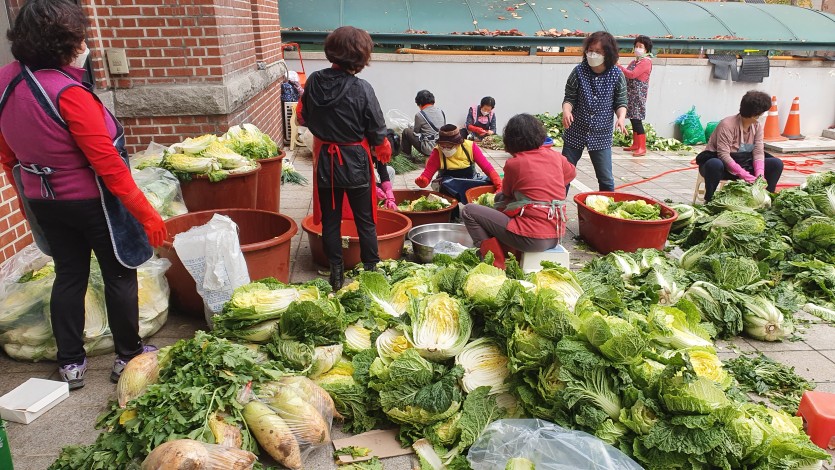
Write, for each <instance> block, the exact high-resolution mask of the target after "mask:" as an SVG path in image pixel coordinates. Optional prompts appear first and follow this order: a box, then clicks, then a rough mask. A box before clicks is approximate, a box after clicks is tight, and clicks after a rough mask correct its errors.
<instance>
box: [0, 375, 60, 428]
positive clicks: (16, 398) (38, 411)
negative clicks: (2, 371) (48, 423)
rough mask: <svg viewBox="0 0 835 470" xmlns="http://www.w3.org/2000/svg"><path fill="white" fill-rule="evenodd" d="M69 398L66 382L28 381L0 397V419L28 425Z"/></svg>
mask: <svg viewBox="0 0 835 470" xmlns="http://www.w3.org/2000/svg"><path fill="white" fill-rule="evenodd" d="M69 396H70V387H69V384H67V383H66V382H58V381H55V380H44V379H29V380H27V381H26V382H23V384H21V385H18V386H17V388H15V389H14V390H12V391H11V392H9V393H7V394H5V395H3V396H2V397H0V418H3V419H5V420H7V421H14V422H16V423H23V424H29V423H31V422H32V421H34V420H35V419H37V418H38V417H39V416H40V415H42V414H44V413H46V412H47V411H49V410H50V409H52V407H54V406H55V405H57V404H58V403H61V402H62V401H64V400H65V399H66V398H67V397H69Z"/></svg>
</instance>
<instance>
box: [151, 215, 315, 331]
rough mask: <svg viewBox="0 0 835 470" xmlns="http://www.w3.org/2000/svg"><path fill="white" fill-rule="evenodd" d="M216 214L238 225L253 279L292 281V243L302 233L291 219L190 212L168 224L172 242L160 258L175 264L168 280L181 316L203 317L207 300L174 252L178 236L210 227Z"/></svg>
mask: <svg viewBox="0 0 835 470" xmlns="http://www.w3.org/2000/svg"><path fill="white" fill-rule="evenodd" d="M215 214H221V215H225V216H227V217H229V218H231V219H232V220H233V221H234V222H235V223H236V224H237V225H238V238H239V240H240V243H241V251H243V254H244V259H245V260H246V267H247V271H249V278H250V279H252V280H256V279H263V278H265V277H274V278H276V279H278V280H279V281H282V282H289V281H290V239H291V238H293V235H295V234H296V233H297V232H298V231H299V229H298V226H296V222H294V221H293V219H291V218H290V217H287V216H286V215H283V214H277V213H275V212H269V211H261V210H255V209H223V210H218V211H203V212H190V213H188V214H183V215H180V216H177V217H172V218H170V219H168V220H166V221H165V228H166V229H168V239H167V240H165V243H164V244H163V246H162V247H160V248H159V254H160V256H162V257H164V258H167V259H168V260H169V261H171V268H170V269H169V270H168V271H167V272H166V273H165V277H167V278H168V284H169V286H170V287H171V304H172V305H173V306H174V308H175V309H176V310H177V311H179V312H182V313H186V314H189V315H194V316H200V317H203V299H201V298H200V295H199V294H197V288H196V287H195V284H194V279H193V278H192V277H191V275H190V274H189V273H188V271H186V268H185V267H184V266H183V263H181V262H180V258H178V257H177V253H176V252H175V251H174V246H173V242H174V236H175V235H177V234H178V233H182V232H185V231H187V230H188V229H190V228H192V227H196V226H199V225H204V224H206V223H207V222H208V221H209V220H211V218H212V217H213V216H214V215H215Z"/></svg>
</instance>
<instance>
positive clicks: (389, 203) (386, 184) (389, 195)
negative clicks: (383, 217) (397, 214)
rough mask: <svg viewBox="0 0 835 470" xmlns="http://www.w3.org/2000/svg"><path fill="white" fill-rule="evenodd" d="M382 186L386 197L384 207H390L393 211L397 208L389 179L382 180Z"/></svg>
mask: <svg viewBox="0 0 835 470" xmlns="http://www.w3.org/2000/svg"><path fill="white" fill-rule="evenodd" d="M380 186H382V187H383V191H384V194H385V198H386V209H391V210H393V211H396V210H397V201H395V200H394V190H393V189H392V187H391V181H383V183H382V184H381V185H380Z"/></svg>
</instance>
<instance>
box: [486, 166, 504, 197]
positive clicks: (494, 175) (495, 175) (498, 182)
mask: <svg viewBox="0 0 835 470" xmlns="http://www.w3.org/2000/svg"><path fill="white" fill-rule="evenodd" d="M487 176H489V177H490V182H491V183H493V186H495V187H496V192H497V193H498V192H500V191H501V190H502V178H501V177H500V176H499V172H497V171H496V170H493V171H491V172H490V173H489V174H488V175H487Z"/></svg>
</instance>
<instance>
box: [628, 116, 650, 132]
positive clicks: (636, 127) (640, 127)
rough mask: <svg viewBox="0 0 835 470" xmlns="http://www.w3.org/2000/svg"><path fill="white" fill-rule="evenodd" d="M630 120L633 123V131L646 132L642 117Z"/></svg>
mask: <svg viewBox="0 0 835 470" xmlns="http://www.w3.org/2000/svg"><path fill="white" fill-rule="evenodd" d="M629 122H631V123H632V132H634V133H636V134H646V131H645V130H644V121H642V120H640V119H630V120H629Z"/></svg>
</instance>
